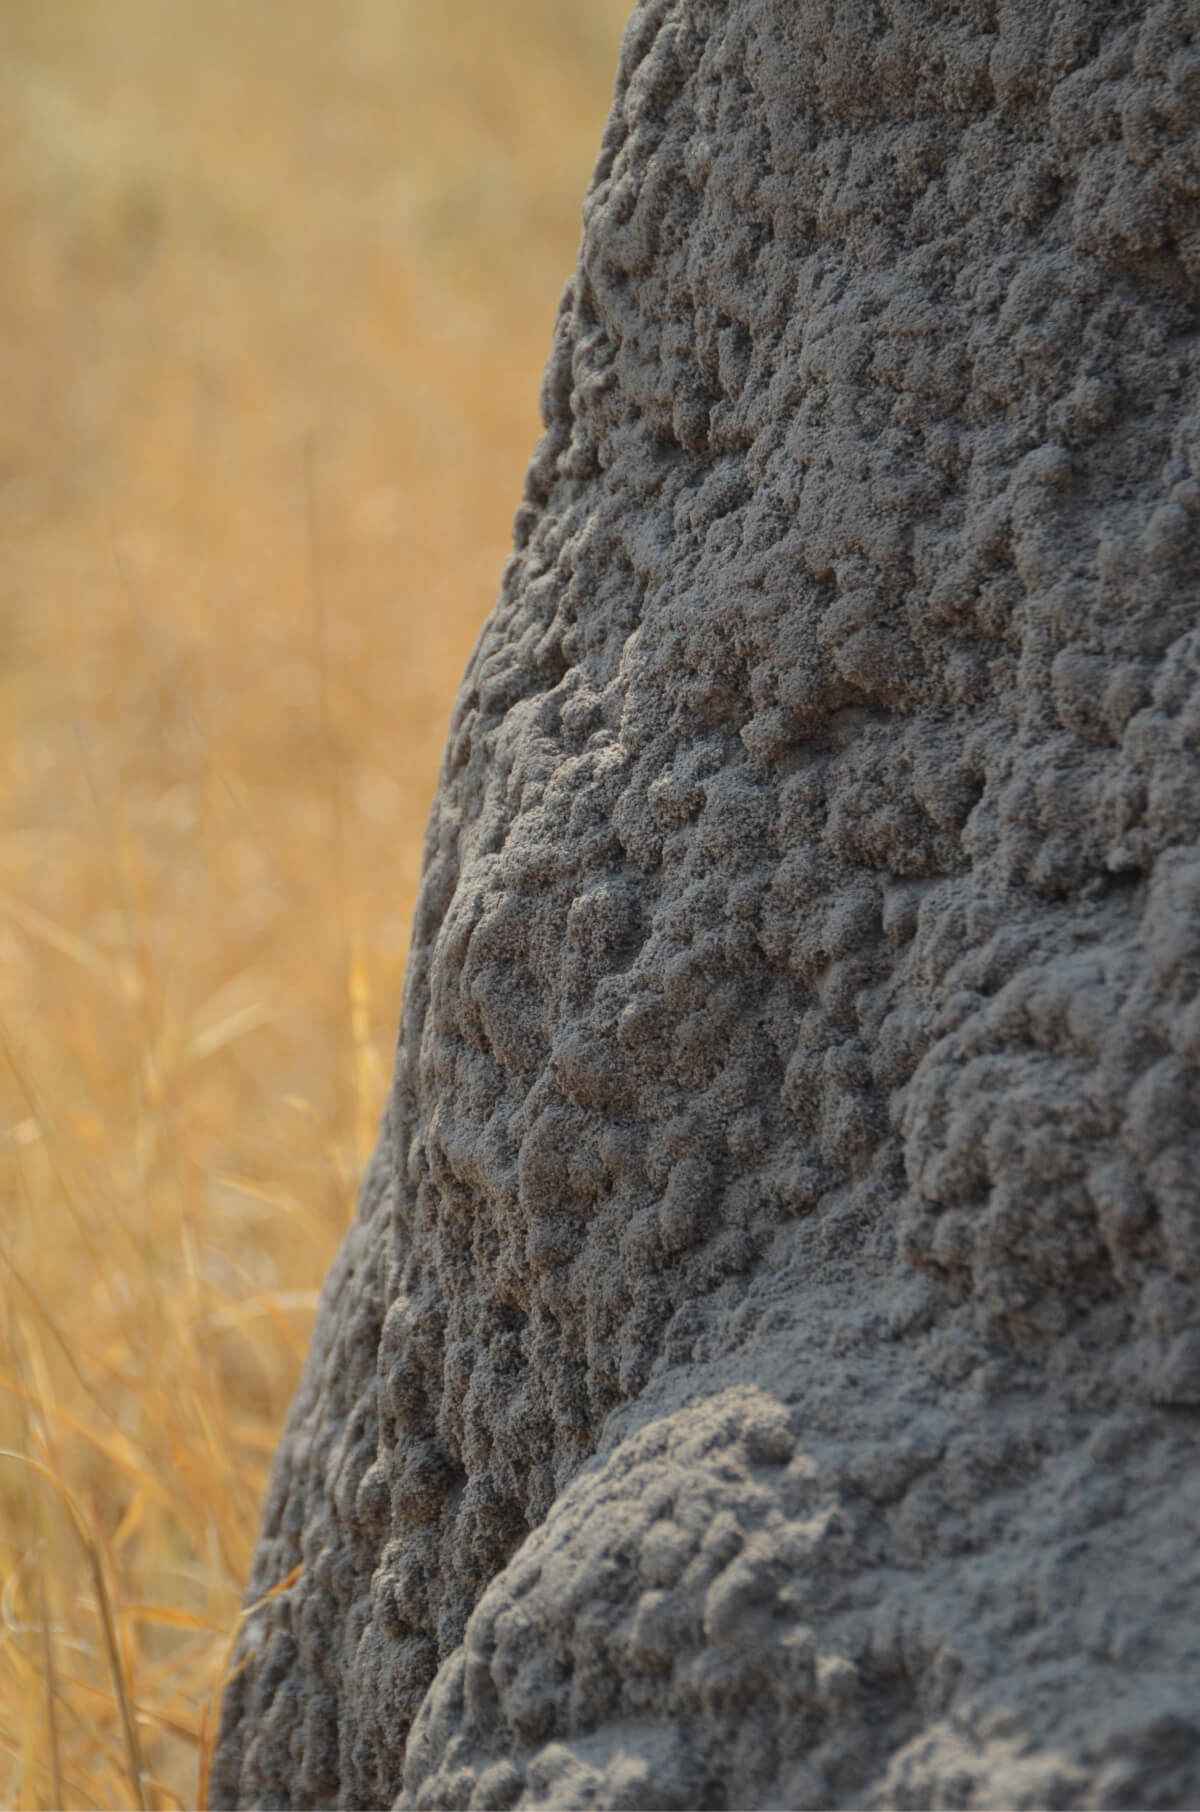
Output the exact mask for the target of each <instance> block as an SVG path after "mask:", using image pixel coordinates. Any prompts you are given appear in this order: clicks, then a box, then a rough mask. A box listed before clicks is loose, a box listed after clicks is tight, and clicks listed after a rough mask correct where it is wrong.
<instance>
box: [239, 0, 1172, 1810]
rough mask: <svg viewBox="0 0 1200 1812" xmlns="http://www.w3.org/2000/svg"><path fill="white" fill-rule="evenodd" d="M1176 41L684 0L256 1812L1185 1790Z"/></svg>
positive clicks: (548, 554)
mask: <svg viewBox="0 0 1200 1812" xmlns="http://www.w3.org/2000/svg"><path fill="white" fill-rule="evenodd" d="M1198 323H1200V21H1198V16H1197V12H1196V9H1195V7H1194V6H1193V5H1188V4H1184V3H1183V0H1168V3H1166V4H1160V5H1152V6H1146V5H1131V4H1123V3H1119V0H1062V3H1060V4H1057V5H1055V6H1053V7H1049V6H1046V5H1045V4H1043V0H999V3H998V4H997V3H994V0H947V3H945V4H936V3H935V0H920V3H917V0H877V3H875V4H871V5H862V4H860V0H822V3H818V0H806V3H805V4H803V5H800V6H797V5H796V4H794V0H648V3H645V4H643V5H641V6H640V7H639V8H638V9H637V11H636V12H635V14H634V17H633V19H632V21H631V23H630V26H629V29H628V33H627V36H626V40H625V45H624V49H623V53H622V60H621V68H620V73H619V78H618V85H617V94H616V101H615V105H614V110H613V114H612V117H611V121H610V124H609V127H608V130H607V132H606V135H605V139H604V143H603V148H602V152H601V157H600V161H599V164H598V167H597V170H596V174H595V178H594V181H593V184H592V187H591V190H590V192H589V195H588V198H587V202H586V207H585V221H584V237H583V245H582V250H581V254H580V259H579V265H578V269H577V272H576V275H575V277H574V279H573V281H572V282H571V284H570V285H569V287H568V290H567V293H566V296H565V297H564V301H563V305H562V310H561V314H560V317H559V323H558V330H557V336H556V340H555V346H554V350H553V354H552V357H551V360H550V364H549V368H548V371H547V375H546V380H545V389H544V416H545V422H546V433H545V436H544V438H543V440H542V441H541V443H540V445H539V447H538V450H537V452H536V454H535V457H534V460H533V464H532V467H531V470H530V473H529V477H528V481H527V487H526V500H525V503H524V504H523V506H522V508H521V510H520V512H519V514H518V517H517V523H516V552H515V554H514V556H513V558H512V560H511V562H510V564H509V567H508V569H507V571H506V574H505V578H504V584H503V589H502V593H501V598H500V601H499V604H498V606H497V608H496V611H495V613H494V615H493V617H492V619H491V621H490V623H489V624H488V626H487V628H486V629H485V631H484V634H483V636H482V638H481V640H480V643H479V646H478V648H477V650H476V652H475V655H474V657H473V659H472V662H471V665H470V668H469V670H468V673H467V676H466V679H465V681H464V684H463V688H462V692H461V695H460V698H459V702H458V705H457V708H456V711H455V715H454V719H453V723H452V726H451V732H450V738H449V744H448V748H447V753H446V757H445V763H444V767H443V771H442V778H441V784H440V790H439V794H438V798H437V802H436V805H435V809H434V813H433V817H432V821H431V824H430V828H429V834H428V842H427V847H426V864H425V880H424V887H423V893H422V896H421V903H420V907H419V911H418V915H417V920H416V928H415V935H414V943H413V949H412V956H411V962H410V967H409V973H408V981H407V993H406V1001H405V1009H404V1018H403V1024H402V1028H401V1036H400V1045H399V1052H398V1058H397V1067H396V1077H395V1085H394V1090H393V1095H392V1099H391V1103H390V1107H389V1113H388V1117H387V1122H386V1125H385V1128H384V1132H383V1136H382V1139H381V1143H380V1147H379V1151H378V1153H377V1157H376V1160H375V1163H374V1166H373V1168H372V1172H371V1175H370V1177H369V1179H368V1183H367V1186H366V1188H365V1190H364V1194H363V1199H362V1207H361V1213H360V1217H359V1220H358V1222H357V1223H356V1225H355V1227H354V1229H353V1230H352V1231H351V1233H350V1235H349V1237H348V1239H347V1241H346V1244H345V1247H344V1250H343V1252H342V1255H341V1257H340V1259H339V1261H338V1264H337V1265H336V1267H335V1269H334V1272H333V1273H332V1275H331V1277H330V1280H329V1283H328V1285H327V1289H326V1293H325V1297H324V1302H323V1307H322V1310H321V1313H320V1316H319V1320H318V1325H317V1330H316V1334H315V1337H314V1343H313V1348H312V1352H311V1356H310V1359H309V1363H308V1367H307V1371H306V1374H305V1379H304V1382H303V1385H302V1387H301V1390H300V1393H299V1395H298V1398H297V1401H296V1404H295V1407H294V1410H293V1413H292V1418H291V1422H290V1425H289V1428H288V1431H287V1434H286V1436H285V1439H284V1442H283V1445H282V1447H281V1450H280V1454H279V1458H278V1462H277V1465H276V1470H275V1475H274V1483H273V1486H272V1489H271V1493H270V1497H269V1500H268V1504H267V1507H266V1512H265V1520H264V1526H263V1534H262V1541H261V1545H260V1548H259V1552H258V1557H257V1561H256V1565H255V1569H254V1574H253V1577H252V1579H251V1582H250V1587H249V1593H250V1596H251V1598H255V1597H257V1596H258V1595H260V1594H262V1593H264V1592H266V1591H268V1590H269V1589H270V1588H271V1587H272V1586H274V1585H275V1584H276V1583H277V1582H278V1581H280V1580H281V1579H283V1578H284V1577H285V1576H286V1575H287V1574H288V1573H289V1572H290V1570H291V1569H293V1568H294V1567H296V1566H297V1565H302V1567H303V1571H302V1573H301V1575H300V1577H299V1579H298V1580H297V1582H296V1583H295V1584H293V1585H292V1586H291V1587H290V1588H289V1589H288V1590H287V1591H285V1592H283V1593H281V1594H279V1595H277V1596H276V1597H274V1598H273V1599H271V1600H270V1601H269V1602H268V1603H267V1604H266V1605H264V1606H263V1608H261V1609H260V1610H259V1611H257V1612H255V1613H254V1614H253V1616H251V1618H250V1619H249V1620H248V1623H247V1627H246V1633H245V1637H244V1640H243V1645H242V1652H241V1659H242V1660H243V1662H244V1666H243V1669H242V1671H241V1673H240V1674H239V1675H238V1677H237V1679H236V1681H235V1682H234V1684H233V1685H232V1686H231V1688H230V1690H229V1693H228V1697H227V1700H226V1706H225V1717H224V1725H223V1735H222V1744H221V1748H220V1752H219V1757H218V1766H217V1772H216V1776H215V1787H214V1800H215V1803H217V1804H243V1805H251V1804H256V1805H269V1806H302V1805H317V1804H327V1803H329V1804H332V1803H335V1802H336V1803H338V1804H340V1805H345V1806H359V1807H364V1806H380V1805H393V1804H394V1805H397V1806H411V1807H418V1808H435V1807H510V1806H517V1805H520V1806H546V1807H567V1806H572V1807H574V1806H593V1807H598V1808H599V1807H725V1806H743V1807H747V1806H780V1805H786V1806H789V1807H824V1806H830V1807H834V1806H839V1807H841V1806H844V1807H852V1806H855V1807H856V1806H897V1807H908V1806H912V1807H916V1806H927V1805H928V1806H951V1805H953V1806H1048V1805H1054V1806H1063V1807H1067V1806H1083V1805H1088V1806H1128V1805H1134V1804H1136V1805H1139V1806H1185V1805H1189V1804H1195V1803H1196V1802H1197V1800H1198V1799H1200V1719H1198V1716H1197V1710H1196V1707H1197V1704H1198V1703H1200V1637H1198V1636H1197V1627H1198V1620H1197V1611H1198V1609H1200V1557H1198V1555H1197V1550H1196V1546H1195V1543H1194V1540H1193V1539H1192V1536H1191V1532H1192V1531H1194V1529H1195V1527H1196V1526H1197V1519H1198V1518H1200V1290H1198V1281H1200V1183H1198V1177H1200V416H1198V415H1197V413H1196V407H1195V399H1196V396H1197V394H1200V339H1198V337H1197V326H1198Z"/></svg>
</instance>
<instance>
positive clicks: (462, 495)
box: [0, 0, 628, 1807]
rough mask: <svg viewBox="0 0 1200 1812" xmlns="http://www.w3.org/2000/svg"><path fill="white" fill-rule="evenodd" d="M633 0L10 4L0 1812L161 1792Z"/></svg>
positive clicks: (186, 1738)
mask: <svg viewBox="0 0 1200 1812" xmlns="http://www.w3.org/2000/svg"><path fill="white" fill-rule="evenodd" d="M627 10H628V0H437V4H436V5H430V4H428V3H427V0H426V3H424V4H416V3H415V0H413V3H411V4H410V3H409V0H290V3H289V4H288V5H287V6H286V7H285V6H283V5H268V4H266V3H265V0H258V3H257V4H256V3H255V0H0V711H2V729H3V734H2V736H0V1192H2V1193H0V1310H2V1314H0V1448H2V1449H3V1450H4V1457H3V1458H0V1803H2V1804H4V1805H7V1806H16V1807H26V1806H28V1807H38V1806H41V1807H46V1806H101V1807H112V1806H129V1805H135V1804H139V1803H141V1804H145V1805H150V1806H162V1807H171V1806H176V1805H194V1804H196V1803H197V1796H198V1794H200V1793H202V1791H203V1781H204V1774H205V1768H206V1765H207V1753H208V1746H209V1744H210V1742H211V1737H212V1732H213V1723H214V1718H215V1712H216V1696H217V1694H218V1691H219V1686H220V1682H221V1677H222V1673H223V1670H224V1669H225V1668H226V1666H227V1664H228V1658H229V1652H230V1644H231V1638H232V1636H233V1634H234V1631H235V1627H236V1621H237V1617H238V1613H239V1608H240V1602H241V1592H242V1586H243V1582H244V1579H245V1576H246V1572H247V1567H248V1563H249V1558H250V1553H251V1549H252V1546H253V1543H254V1539H255V1533H256V1526H257V1518H258V1511H259V1505H260V1501H261V1497H262V1493H263V1489H264V1486H265V1482H266V1475H267V1469H268V1467H269V1463H270V1458H271V1453H272V1450H273V1448H274V1445H275V1442H276V1439H277V1436H278V1432H279V1428H280V1425H281V1422H282V1419H283V1416H284V1415H285V1413H286V1410H287V1406H288V1402H289V1400H290V1397H291V1394H292V1391H293V1388H294V1386H295V1382H296V1378H297V1374H298V1371H299V1367H300V1364H301V1362H302V1359H303V1355H304V1350H305V1345H306V1341H307V1336H308V1331H309V1327H310V1324H311V1320H312V1315H313V1311H314V1308H315V1304H316V1293H317V1289H318V1287H319V1284H320V1280H321V1278H322V1275H323V1273H324V1271H325V1269H326V1267H327V1265H328V1263H329V1261H330V1258H331V1256H332V1254H333V1251H334V1249H335V1247H336V1245H337V1243H338V1241H339V1238H340V1236H341V1233H342V1230H343V1228H344V1227H345V1225H346V1222H347V1220H348V1218H349V1217H350V1215H351V1214H352V1212H353V1207H354V1200H355V1192H356V1187H357V1183H358V1178H359V1176H360V1174H361V1171H362V1168H363V1164H364V1161H365V1159H366V1156H367V1154H368V1151H369V1148H370V1146H371V1143H372V1142H373V1138H374V1133H375V1125H376V1121H377V1117H378V1114H379V1111H380V1109H381V1106H382V1102H383V1098H384V1092H385V1089H386V1086H387V1080H388V1076H389V1071H390V1066H391V1053H392V1045H393V1040H394V1034H395V1026H396V1022H397V1019H398V1015H399V1007H400V991H401V985H402V980H403V971H404V960H405V953H406V948H407V943H408V936H409V917H410V912H411V908H412V903H413V898H414V894H415V890H416V886H417V881H418V871H419V862H420V850H421V840H422V835H423V830H424V823H425V818H426V815H427V812H428V809H429V803H430V799H431V796H432V791H433V786H434V782H435V778H436V772H437V765H438V760H439V756H440V749H441V742H442V738H443V735H444V730H445V725H446V722H447V718H448V713H449V708H450V704H451V701H452V698H453V695H454V693H455V690H456V688H457V685H458V681H459V677H460V675H461V672H462V668H463V665H464V662H465V660H466V657H467V655H468V653H469V651H470V648H471V645H472V643H473V641H474V639H475V637H476V635H477V634H478V631H479V628H480V625H481V623H482V621H483V619H484V617H485V616H486V614H487V611H488V610H489V608H490V606H491V603H492V599H493V596H494V593H495V590H496V587H497V583H498V579H499V575H500V570H501V567H502V565H503V562H504V559H505V556H506V553H507V550H508V535H509V524H510V521H511V518H512V514H513V511H514V509H515V507H516V505H517V503H518V501H519V497H520V491H521V482H522V474H523V469H524V466H525V463H526V461H527V459H528V456H529V452H530V450H531V447H532V444H533V441H534V439H535V437H536V434H537V431H538V423H537V412H536V405H537V393H538V385H539V379H540V373H541V367H542V364H543V362H544V360H545V357H546V354H547V351H548V349H549V341H550V332H551V326H552V323H553V319H554V313H555V308H556V305H557V300H558V296H559V293H560V291H561V288H562V285H563V282H564V280H565V278H566V277H567V275H568V274H569V271H570V268H571V265H572V262H573V259H574V254H575V247H576V241H577V237H578V222H579V207H580V202H581V200H582V197H583V193H584V189H585V186H586V183H587V179H588V175H589V172H590V169H591V165H592V162H593V159H594V157H595V154H596V151H597V148H598V145H599V139H600V133H601V130H602V127H603V122H604V117H605V114H606V111H607V108H608V103H609V98H610V95H611V90H612V80H613V74H614V70H615V66H616V55H617V47H618V43H619V37H620V31H621V27H622V25H623V23H624V18H625V14H626V12H627Z"/></svg>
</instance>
